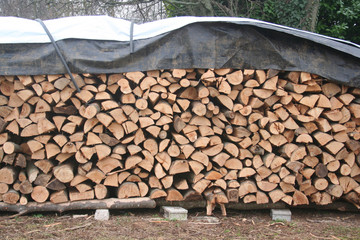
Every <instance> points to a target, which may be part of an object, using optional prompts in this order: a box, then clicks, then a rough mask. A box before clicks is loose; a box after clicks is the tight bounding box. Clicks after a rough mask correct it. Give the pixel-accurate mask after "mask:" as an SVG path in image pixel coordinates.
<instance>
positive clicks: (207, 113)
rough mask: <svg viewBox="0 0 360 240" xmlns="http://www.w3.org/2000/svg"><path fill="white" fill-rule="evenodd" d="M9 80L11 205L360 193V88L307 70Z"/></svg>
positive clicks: (4, 87) (7, 194) (0, 99)
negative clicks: (113, 199) (109, 200)
mask: <svg viewBox="0 0 360 240" xmlns="http://www.w3.org/2000/svg"><path fill="white" fill-rule="evenodd" d="M75 80H76V81H77V84H78V86H79V87H80V89H81V91H80V92H77V91H76V90H75V87H74V85H73V83H72V82H71V81H70V78H69V77H68V76H67V75H41V76H0V81H1V84H0V91H1V96H0V116H1V119H0V130H1V131H0V132H1V134H0V144H1V150H0V201H3V202H5V203H9V204H15V203H18V202H20V204H27V203H28V202H30V201H35V202H38V203H42V202H45V201H51V202H52V203H62V202H67V201H77V200H87V199H94V198H96V199H104V198H108V197H117V198H130V197H139V196H141V197H143V196H149V197H150V198H152V199H157V198H165V199H166V200H167V201H186V200H194V199H201V198H203V197H205V198H206V196H207V195H211V196H212V198H214V197H215V198H214V199H218V201H219V202H221V203H227V202H239V201H240V202H244V203H251V202H256V203H258V204H263V203H275V202H278V201H283V202H285V203H287V204H289V205H301V204H309V202H314V203H316V204H322V205H324V204H329V203H332V202H333V201H334V200H336V199H339V198H340V199H341V198H342V199H347V200H348V201H351V202H353V203H354V204H359V196H360V186H359V182H360V168H359V166H360V158H359V152H360V142H359V141H358V140H359V139H360V131H359V130H360V127H359V125H360V100H359V98H358V97H359V96H360V89H357V88H353V87H347V86H341V85H338V84H335V83H332V82H329V81H328V80H326V79H323V78H321V77H320V76H317V75H314V74H309V73H305V72H280V71H276V70H266V71H264V70H250V69H245V70H233V69H215V70H214V69H186V70H185V69H173V70H162V71H157V70H155V71H147V72H129V73H124V74H109V75H105V74H101V75H93V74H83V75H76V76H75Z"/></svg>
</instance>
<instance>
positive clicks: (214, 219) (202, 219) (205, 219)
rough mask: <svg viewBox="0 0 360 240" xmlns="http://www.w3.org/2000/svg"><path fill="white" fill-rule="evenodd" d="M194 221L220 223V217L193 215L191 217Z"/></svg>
mask: <svg viewBox="0 0 360 240" xmlns="http://www.w3.org/2000/svg"><path fill="white" fill-rule="evenodd" d="M191 220H192V221H194V222H203V223H212V224H219V223H220V219H219V218H217V217H213V216H200V217H193V218H191Z"/></svg>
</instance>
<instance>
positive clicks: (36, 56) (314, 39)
mask: <svg viewBox="0 0 360 240" xmlns="http://www.w3.org/2000/svg"><path fill="white" fill-rule="evenodd" d="M105 18H108V17H105ZM180 19H187V18H178V20H179V21H180ZM191 19H192V21H188V23H187V24H183V25H180V26H178V27H174V28H173V29H171V28H169V24H168V25H166V24H165V22H166V20H163V23H164V24H165V25H164V29H165V28H166V30H164V31H161V30H162V29H161V24H159V23H157V24H155V25H156V28H154V31H152V29H151V26H154V25H144V26H140V25H138V26H140V27H142V32H148V33H150V34H148V35H146V34H142V35H141V34H138V35H136V26H135V28H134V34H135V35H134V40H133V53H131V49H130V37H129V40H127V41H126V39H127V35H126V34H123V37H116V36H115V37H114V38H113V39H112V38H111V37H106V39H101V37H99V38H98V39H91V38H90V37H89V38H87V37H84V38H80V37H79V36H78V35H77V36H74V37H72V35H71V34H67V35H66V37H57V38H56V40H57V44H58V46H59V48H60V50H61V52H62V54H63V56H64V58H65V59H66V61H67V63H68V65H69V67H70V70H71V71H72V72H73V73H95V74H96V73H119V72H131V71H146V70H154V69H172V68H239V69H244V68H245V69H246V68H249V69H277V70H286V71H305V72H311V73H315V74H318V75H321V76H323V77H325V78H328V79H330V80H333V81H337V82H340V83H343V84H346V85H350V86H356V87H360V47H359V46H358V45H356V44H353V43H350V42H346V41H342V40H337V39H333V38H328V37H325V36H321V35H318V34H313V33H309V32H305V31H300V30H296V29H291V28H287V27H282V26H278V25H274V24H268V23H265V22H261V21H252V20H249V19H247V20H246V21H244V20H243V19H241V21H240V19H239V18H194V17H192V18H191ZM194 19H195V20H194ZM28 21H30V20H28ZM52 21H56V20H52ZM122 21H123V20H122ZM169 21H174V19H171V20H169ZM45 23H46V24H48V23H47V21H45ZM103 24H106V21H104V23H103ZM122 25H123V24H119V26H116V24H114V23H112V27H114V26H115V29H116V27H119V31H120V29H121V27H122ZM34 26H35V25H34ZM146 26H148V27H149V28H148V29H147V28H146ZM140 27H139V28H140ZM103 28H104V29H105V30H106V29H107V27H105V26H103ZM49 29H50V32H51V30H52V29H51V28H49ZM169 29H170V30H169ZM121 30H122V31H123V32H124V33H127V32H129V25H126V26H125V28H124V29H121ZM17 31H20V30H17ZM37 31H41V27H40V29H37ZM94 31H96V29H94ZM153 32H156V33H159V34H152V33H153ZM56 33H57V32H56ZM95 33H96V32H95ZM1 34H3V33H2V31H1V27H0V74H1V75H38V74H62V73H66V71H65V67H64V66H63V65H62V63H61V61H60V59H59V57H58V56H57V54H56V52H55V49H54V46H53V45H52V44H51V43H50V42H49V41H43V40H41V41H31V36H30V37H29V36H27V37H26V39H29V38H30V41H28V42H27V41H26V40H24V41H16V42H11V40H10V41H8V42H6V41H4V40H1V38H2V36H1ZM91 34H92V35H94V32H92V33H91ZM99 34H101V33H99ZM19 35H21V34H19ZM30 35H31V34H30ZM38 35H39V34H38ZM109 35H110V36H111V34H109ZM140 35H141V36H140ZM45 36H46V35H45ZM55 36H58V35H55ZM104 38H105V37H104ZM10 39H11V38H10ZM43 39H45V37H43Z"/></svg>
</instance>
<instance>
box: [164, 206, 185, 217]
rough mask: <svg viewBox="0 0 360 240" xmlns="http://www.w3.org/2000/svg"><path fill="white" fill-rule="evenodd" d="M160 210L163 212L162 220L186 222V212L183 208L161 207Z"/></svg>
mask: <svg viewBox="0 0 360 240" xmlns="http://www.w3.org/2000/svg"><path fill="white" fill-rule="evenodd" d="M161 210H162V211H163V212H164V218H167V219H170V220H182V221H185V220H187V214H188V210H186V209H185V208H182V207H168V206H163V207H162V209H161Z"/></svg>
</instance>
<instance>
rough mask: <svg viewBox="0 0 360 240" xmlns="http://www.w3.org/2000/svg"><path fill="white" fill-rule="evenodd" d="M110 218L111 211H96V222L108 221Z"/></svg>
mask: <svg viewBox="0 0 360 240" xmlns="http://www.w3.org/2000/svg"><path fill="white" fill-rule="evenodd" d="M109 218H110V212H109V209H97V210H96V211H95V220H98V221H107V220H109Z"/></svg>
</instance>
